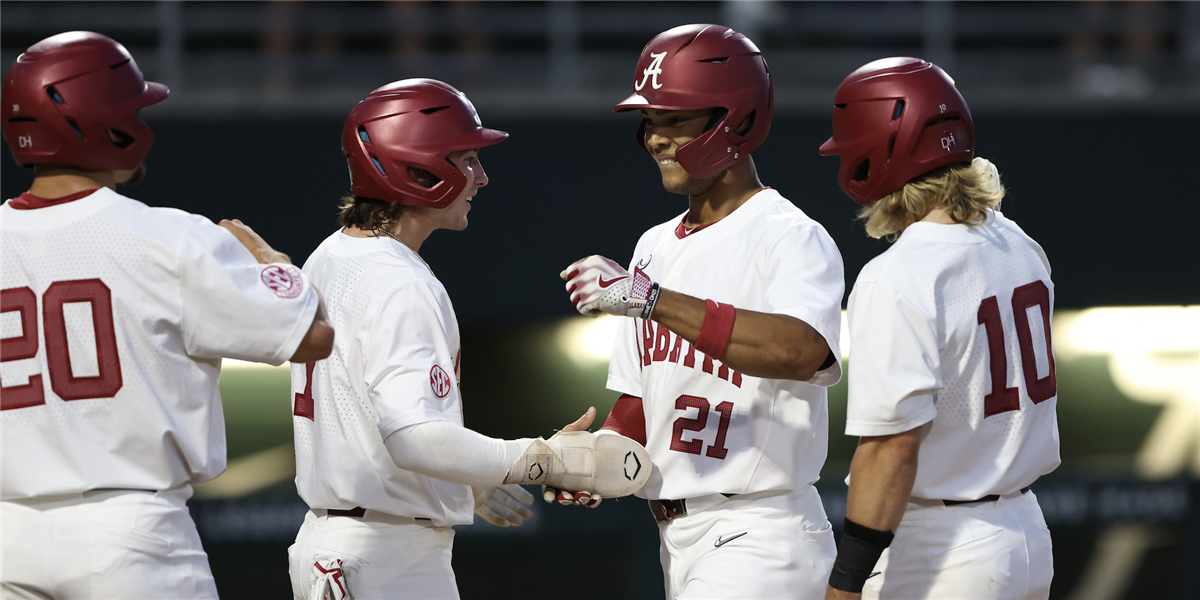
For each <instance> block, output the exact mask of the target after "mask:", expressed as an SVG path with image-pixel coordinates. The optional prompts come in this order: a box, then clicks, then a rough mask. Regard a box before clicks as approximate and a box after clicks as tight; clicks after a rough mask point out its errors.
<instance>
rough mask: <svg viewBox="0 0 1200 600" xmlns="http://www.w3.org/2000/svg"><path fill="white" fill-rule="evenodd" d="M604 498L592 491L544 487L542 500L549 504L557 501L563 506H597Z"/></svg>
mask: <svg viewBox="0 0 1200 600" xmlns="http://www.w3.org/2000/svg"><path fill="white" fill-rule="evenodd" d="M603 499H604V498H602V497H601V496H600V494H593V493H591V492H585V491H579V492H568V491H566V490H556V489H554V488H552V487H548V488H542V500H545V501H546V503H547V504H553V503H555V502H557V503H559V504H561V505H563V506H586V507H588V508H596V507H597V506H600V501H601V500H603Z"/></svg>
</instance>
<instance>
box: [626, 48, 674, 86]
mask: <svg viewBox="0 0 1200 600" xmlns="http://www.w3.org/2000/svg"><path fill="white" fill-rule="evenodd" d="M650 56H652V57H654V60H652V61H650V66H648V67H646V68H645V69H643V70H642V80H641V81H640V82H638V83H635V84H633V89H634V90H636V91H639V92H640V91H642V88H644V87H646V80H647V79H650V87H653V88H654V89H656V90H657V89H659V88H661V87H662V84H661V83H659V82H658V76H659V75H661V74H662V72H663V71H662V61H663V59H664V58H666V57H667V53H666V52H651V53H650ZM651 78H653V79H651Z"/></svg>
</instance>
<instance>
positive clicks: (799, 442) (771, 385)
mask: <svg viewBox="0 0 1200 600" xmlns="http://www.w3.org/2000/svg"><path fill="white" fill-rule="evenodd" d="M772 89H773V88H772V84H771V78H770V73H769V72H768V70H767V65H766V62H765V60H764V59H763V57H762V55H761V54H760V52H759V50H758V48H757V47H755V45H754V44H753V43H752V42H751V41H750V40H749V39H747V38H746V37H745V36H743V35H742V34H740V33H737V32H735V31H733V30H731V29H729V28H727V27H722V26H718V25H685V26H681V27H676V28H674V29H671V30H669V31H666V32H663V33H661V34H659V35H658V36H657V37H655V38H654V39H653V40H651V41H650V43H649V44H648V45H647V46H646V48H645V49H644V50H643V51H642V55H641V58H640V59H639V60H638V65H637V71H636V72H635V77H634V82H633V94H632V95H631V96H629V97H628V98H626V99H625V100H624V101H622V102H621V103H620V104H618V105H617V106H616V109H615V110H617V111H631V110H640V111H641V113H642V121H641V125H640V127H639V129H638V137H637V140H638V142H639V145H640V146H641V147H642V149H644V150H645V151H646V152H647V153H648V154H649V155H650V156H651V158H652V159H653V160H654V161H655V163H657V165H658V168H659V170H660V172H661V174H662V181H663V187H664V188H666V190H667V191H669V192H672V193H676V194H683V195H686V196H688V197H689V209H688V210H687V212H685V213H683V214H682V215H680V216H678V217H677V218H675V219H672V220H670V221H668V222H666V223H662V224H660V225H658V226H656V227H653V228H651V229H650V230H649V231H647V232H646V233H645V234H643V235H642V237H641V239H640V240H639V241H638V244H637V247H636V248H635V250H634V253H633V259H632V260H631V261H630V263H629V270H628V271H627V270H626V269H624V268H622V267H621V266H619V265H618V264H616V263H615V262H613V261H612V260H609V259H607V258H604V257H601V256H591V257H588V258H585V259H582V260H579V261H577V262H575V263H574V264H572V265H571V266H570V267H568V268H567V269H566V270H565V271H564V272H563V274H562V276H563V278H564V279H567V280H568V283H567V289H568V292H569V293H570V296H571V301H572V302H573V303H574V304H575V306H576V308H577V309H578V310H579V311H580V312H582V313H584V314H590V315H595V314H600V313H608V314H613V315H620V316H626V317H631V318H629V319H628V320H625V321H624V322H623V323H622V325H621V328H620V330H619V333H618V337H617V340H616V343H615V345H614V347H613V352H612V358H611V361H610V364H609V374H608V388H609V389H611V390H613V391H616V392H619V393H620V394H621V396H620V398H619V399H618V400H617V402H616V404H615V405H614V406H613V408H612V411H611V413H610V414H609V416H608V419H607V422H606V423H605V424H604V427H603V428H602V430H601V431H600V434H601V435H605V436H607V435H620V436H627V437H630V438H632V439H634V440H637V441H639V442H641V443H644V444H645V446H646V449H647V450H648V451H649V453H650V456H651V459H652V460H653V463H654V467H653V470H652V472H651V475H650V480H649V482H648V483H647V484H646V486H645V488H643V489H642V490H641V492H639V494H638V495H639V496H642V497H645V498H647V499H648V500H649V501H650V508H651V510H652V512H653V513H654V516H655V518H656V519H657V521H658V523H659V531H660V534H661V550H660V556H661V560H662V566H663V571H664V574H665V582H666V596H667V598H785V597H788V598H791V597H806V598H815V597H819V596H820V595H821V594H822V593H823V590H824V585H825V581H826V580H827V578H828V573H829V569H830V568H831V567H832V565H833V559H834V552H835V547H834V542H833V534H832V530H831V527H830V524H829V521H828V520H827V518H826V516H825V511H824V509H823V508H822V505H821V500H820V498H819V497H818V495H817V491H816V489H815V488H814V487H813V483H814V482H815V481H816V480H817V478H818V473H819V472H820V470H821V466H822V464H824V462H825V455H826V451H827V448H826V446H827V441H828V412H827V404H826V389H825V388H826V387H828V386H830V385H833V384H834V383H836V382H837V381H838V379H840V377H841V372H842V371H841V366H840V364H839V362H838V361H839V359H840V356H841V353H840V351H839V350H838V335H839V332H840V321H841V311H840V305H841V299H842V293H843V291H844V284H843V281H842V261H841V256H840V254H839V253H838V250H837V247H836V246H835V245H834V243H833V240H831V239H830V237H829V235H828V234H827V233H826V232H825V230H824V229H823V228H822V227H821V225H819V224H818V223H816V222H815V221H813V220H812V219H810V218H809V217H808V216H807V215H805V214H804V213H803V212H802V211H801V210H799V209H798V208H796V207H795V206H794V205H793V204H792V203H791V202H789V201H788V200H787V199H785V198H784V197H783V196H782V195H781V194H780V193H779V192H777V191H775V190H773V189H770V188H767V187H764V186H763V185H762V183H760V182H759V179H758V175H757V173H756V171H755V168H754V161H753V159H752V158H751V156H750V153H751V151H753V150H754V149H755V148H756V147H758V145H759V144H761V143H762V142H763V140H764V139H766V137H767V130H768V128H769V127H770V125H771V113H772V103H773V95H772Z"/></svg>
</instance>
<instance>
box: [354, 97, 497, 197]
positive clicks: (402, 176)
mask: <svg viewBox="0 0 1200 600" xmlns="http://www.w3.org/2000/svg"><path fill="white" fill-rule="evenodd" d="M507 137H508V134H507V133H505V132H503V131H497V130H495V129H487V128H485V127H483V124H482V123H481V122H480V121H479V115H478V114H477V113H476V112H475V107H474V106H473V105H472V104H471V101H470V100H467V97H466V96H465V95H464V94H463V93H462V92H460V91H458V90H456V89H454V88H453V87H452V86H450V85H448V84H445V83H442V82H440V81H437V80H435V79H405V80H402V81H397V82H395V83H390V84H388V85H385V86H383V87H381V88H379V89H377V90H375V91H373V92H371V93H370V95H368V96H367V97H366V99H365V100H363V101H361V102H359V103H358V105H356V106H355V107H354V110H351V111H350V116H349V117H347V118H346V124H345V126H344V127H343V128H342V151H343V152H345V154H346V162H347V163H348V164H349V166H350V189H351V191H353V193H354V195H355V196H361V197H364V198H374V199H376V200H383V201H385V202H388V203H390V204H403V205H405V206H427V207H432V208H443V207H445V206H446V205H447V204H450V203H451V202H453V201H454V199H455V198H457V197H458V195H459V194H460V193H462V191H463V190H464V189H466V187H467V177H466V175H463V174H462V172H461V171H459V170H458V167H456V166H454V164H453V163H451V162H450V161H449V160H447V159H446V157H447V155H449V154H450V153H451V152H455V151H458V150H470V149H473V148H483V147H485V146H491V145H493V144H498V143H500V142H501V141H503V140H504V139H505V138H507ZM408 167H416V168H418V169H422V170H425V171H428V172H430V173H433V174H434V175H435V176H437V178H438V179H440V181H438V182H437V184H435V185H434V186H433V187H426V186H424V185H421V184H420V183H417V182H416V181H414V180H413V178H412V176H411V175H409V173H408Z"/></svg>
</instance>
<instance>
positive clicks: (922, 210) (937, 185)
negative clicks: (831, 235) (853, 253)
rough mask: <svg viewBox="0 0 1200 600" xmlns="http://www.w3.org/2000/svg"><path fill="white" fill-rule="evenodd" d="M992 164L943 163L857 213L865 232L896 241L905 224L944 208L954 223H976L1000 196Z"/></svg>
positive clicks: (1001, 191) (983, 160)
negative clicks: (865, 227) (863, 221)
mask: <svg viewBox="0 0 1200 600" xmlns="http://www.w3.org/2000/svg"><path fill="white" fill-rule="evenodd" d="M1005 191H1006V190H1005V189H1004V186H1003V185H1001V183H1000V173H999V172H998V171H997V170H996V165H994V164H992V162H991V161H989V160H988V159H986V158H978V157H976V158H975V159H974V160H972V161H971V163H970V164H969V165H968V164H963V163H959V164H954V165H946V166H944V167H941V168H939V169H935V170H933V171H930V172H929V173H926V174H925V175H922V176H920V177H918V178H916V179H913V180H912V181H909V182H908V183H906V184H904V187H902V188H900V189H898V190H896V191H894V192H892V193H891V194H888V195H887V196H884V197H883V198H880V199H879V201H878V202H875V203H874V204H872V205H870V206H868V207H866V208H863V209H862V210H860V211H859V212H858V218H860V219H866V221H867V224H866V225H867V235H869V236H871V237H873V238H882V237H886V238H887V240H888V241H889V242H894V241H896V239H897V238H899V237H900V234H901V233H904V230H905V229H907V228H908V226H909V225H912V224H913V223H916V222H917V221H920V220H921V219H923V218H925V216H926V215H928V214H929V213H930V212H931V211H933V210H934V209H937V208H945V209H947V211H948V212H949V213H950V218H952V219H954V222H955V223H965V224H967V225H979V224H981V223H983V221H984V220H985V219H986V218H987V209H989V208H991V209H996V208H999V206H1000V201H1001V200H1003V199H1004V193H1005Z"/></svg>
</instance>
